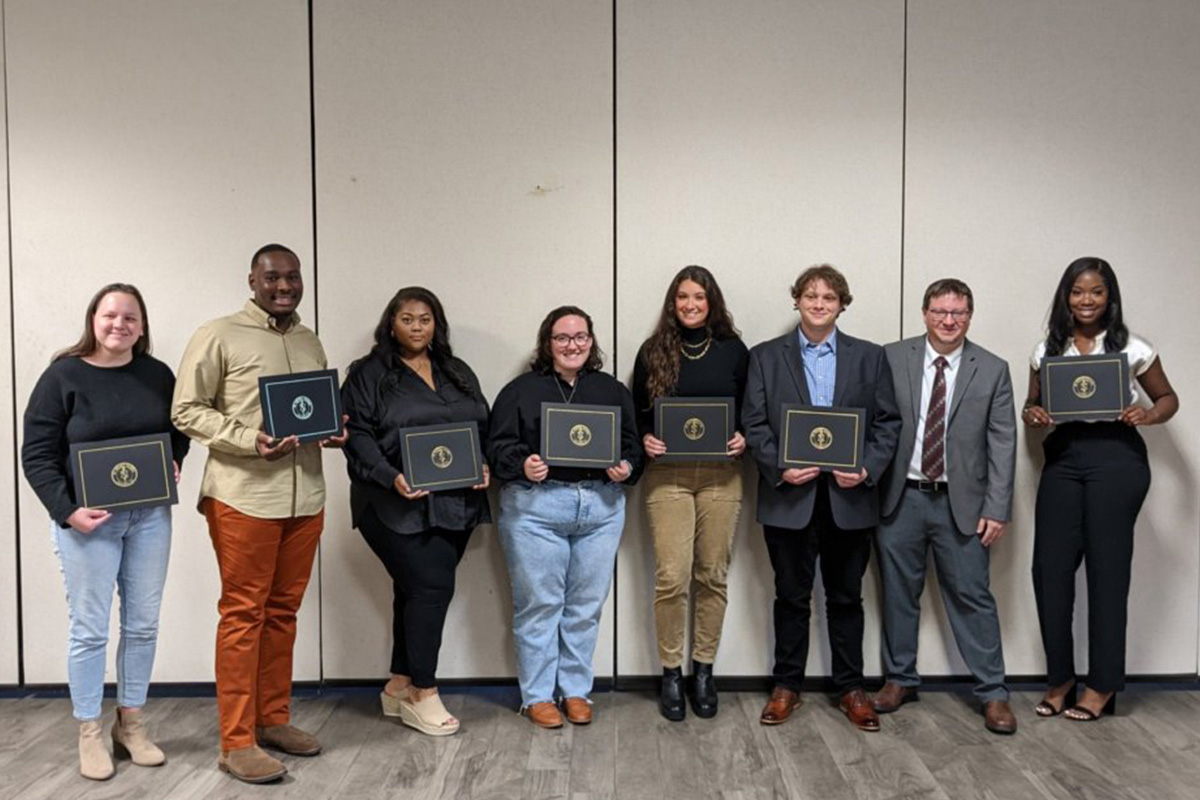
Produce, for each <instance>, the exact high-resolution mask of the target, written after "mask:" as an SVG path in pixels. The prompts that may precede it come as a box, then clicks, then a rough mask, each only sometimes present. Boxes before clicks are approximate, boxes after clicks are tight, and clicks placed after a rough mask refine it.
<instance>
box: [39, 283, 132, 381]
mask: <svg viewBox="0 0 1200 800" xmlns="http://www.w3.org/2000/svg"><path fill="white" fill-rule="evenodd" d="M114 292H116V293H120V294H128V295H132V296H133V298H134V299H135V300H137V304H138V308H139V309H141V312H142V335H141V336H140V337H138V340H137V341H136V342H134V343H133V355H134V357H135V358H136V357H137V356H148V355H150V317H149V315H147V314H146V301H145V300H143V299H142V293H141V292H139V291H138V288H137V287H136V286H134V285H133V284H132V283H110V284H108V285H107V286H102V287H100V291H98V292H96V293H95V294H94V295H92V300H91V302H90V303H88V306H87V311H85V312H84V314H83V333H82V334H81V335H80V337H79V341H77V342H76V343H75V344H73V345H71V346H70V347H68V348H66V349H63V350H59V351H58V352H57V353H55V354H54V357H53V358H51V359H50V361H51V363H53V362H55V361H58V360H60V359H63V358H73V357H75V356H78V357H80V358H82V357H83V356H90V355H91V354H92V353H94V352H96V348H97V347H99V346H100V345H99V342H97V341H96V328H95V325H94V323H95V320H96V309H97V308H99V306H100V301H101V300H103V299H104V298H105V296H106V295H110V294H113V293H114Z"/></svg>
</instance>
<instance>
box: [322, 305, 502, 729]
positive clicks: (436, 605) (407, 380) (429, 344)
mask: <svg viewBox="0 0 1200 800" xmlns="http://www.w3.org/2000/svg"><path fill="white" fill-rule="evenodd" d="M342 403H343V405H344V406H345V411H346V414H347V415H349V417H350V421H349V423H348V424H347V428H348V429H349V431H350V434H351V435H350V438H349V440H348V441H347V443H346V446H345V453H346V460H347V467H348V470H349V472H350V506H351V513H352V519H353V523H354V527H356V528H358V530H359V531H360V532H361V533H362V535H363V538H364V539H366V540H367V544H368V545H369V546H370V547H371V549H372V550H373V551H374V552H375V555H377V556H378V557H379V560H380V561H382V562H383V565H384V567H385V568H386V569H387V571H388V574H389V575H390V576H391V577H392V590H393V601H392V677H391V680H389V681H388V683H387V685H386V686H385V687H384V688H383V692H382V693H381V694H380V699H381V701H382V703H383V713H384V714H386V715H388V716H393V717H400V719H401V721H402V722H403V723H404V724H406V725H408V726H410V727H412V728H416V729H417V730H419V731H421V732H422V733H427V734H430V735H432V736H447V735H450V734H453V733H456V732H457V731H458V728H459V723H458V720H457V719H455V718H454V717H453V716H451V715H450V713H449V712H448V711H446V707H445V706H444V705H443V704H442V701H441V698H440V697H439V696H438V690H437V682H436V678H435V673H436V671H437V659H438V651H439V649H440V648H441V644H442V627H443V625H444V624H445V621H446V611H447V609H448V608H449V606H450V600H451V598H453V596H454V571H455V568H456V567H457V566H458V562H459V561H460V560H461V559H462V556H463V553H464V551H465V550H466V547H467V540H468V538H469V537H470V535H471V532H472V530H474V528H475V526H476V525H479V524H480V523H484V522H490V521H491V512H490V511H489V509H488V503H487V493H486V492H485V491H483V490H484V489H486V488H487V485H488V468H487V466H486V465H485V466H484V468H483V482H482V483H480V484H478V485H477V486H473V487H471V488H470V489H457V490H449V491H443V492H435V493H430V492H428V491H417V490H413V489H412V488H411V487H410V486H409V484H408V482H407V480H406V479H405V477H404V468H405V465H404V460H403V458H402V456H401V446H400V445H401V442H400V431H401V430H402V429H404V428H410V427H413V426H417V425H433V424H437V423H446V422H469V421H474V422H475V423H476V424H477V425H478V426H479V433H480V439H481V440H482V439H483V437H485V436H486V435H487V422H488V406H487V401H486V400H485V399H484V397H483V392H482V391H481V390H480V388H479V381H478V379H477V378H476V377H475V373H473V372H472V371H471V368H470V367H468V366H467V365H466V364H465V363H464V362H463V361H461V360H460V359H458V358H455V357H454V353H453V352H452V350H451V348H450V326H449V325H448V324H447V322H446V315H445V312H444V311H443V310H442V304H441V303H440V302H439V301H438V299H437V297H436V296H435V295H434V293H433V292H431V291H429V290H428V289H423V288H421V287H418V286H410V287H407V288H404V289H401V290H400V291H399V292H397V293H396V296H395V297H393V298H392V300H391V302H390V303H388V305H387V308H386V309H384V312H383V316H382V317H381V318H380V320H379V324H378V325H377V326H376V328H375V346H374V347H372V348H371V352H370V353H368V354H367V355H366V356H365V357H363V358H361V359H359V360H358V361H356V362H354V363H353V364H351V365H350V370H349V374H348V375H347V377H346V382H345V384H344V385H343V386H342Z"/></svg>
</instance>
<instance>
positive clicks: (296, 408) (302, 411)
mask: <svg viewBox="0 0 1200 800" xmlns="http://www.w3.org/2000/svg"><path fill="white" fill-rule="evenodd" d="M312 415H313V402H312V400H309V399H308V397H307V396H305V395H299V396H297V397H296V399H295V400H293V401H292V416H294V417H295V418H296V419H308V418H309V417H311V416H312Z"/></svg>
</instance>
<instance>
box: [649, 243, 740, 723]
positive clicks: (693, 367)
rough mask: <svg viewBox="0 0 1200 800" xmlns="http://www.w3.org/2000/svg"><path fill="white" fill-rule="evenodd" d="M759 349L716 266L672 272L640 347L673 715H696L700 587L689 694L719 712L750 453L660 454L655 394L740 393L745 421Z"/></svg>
mask: <svg viewBox="0 0 1200 800" xmlns="http://www.w3.org/2000/svg"><path fill="white" fill-rule="evenodd" d="M748 363H749V351H748V350H747V349H746V345H745V344H743V343H742V340H741V338H739V335H738V330H737V328H735V327H734V326H733V316H732V315H731V314H730V313H729V311H728V310H727V309H726V307H725V298H724V296H723V295H722V294H721V288H720V287H719V286H718V285H717V281H716V279H715V278H714V277H713V275H712V273H711V272H709V271H708V270H707V269H705V268H704V267H697V266H690V267H684V268H683V269H681V270H680V271H679V272H678V273H677V274H676V275H675V277H674V279H672V281H671V285H670V286H669V287H668V289H667V296H666V298H665V299H664V300H663V304H662V306H661V308H660V313H659V318H658V324H657V325H656V326H655V329H654V333H653V335H651V337H650V338H649V339H647V340H646V341H645V342H644V343H643V344H642V347H641V349H640V350H639V351H638V356H637V361H636V362H635V364H634V368H633V399H634V404H635V406H636V407H637V412H638V417H637V422H638V431H639V433H641V435H642V446H643V447H644V448H645V450H646V456H647V457H648V458H649V459H650V460H651V461H652V462H653V463H651V465H650V466H649V467H648V468H647V469H646V482H645V487H646V488H645V496H646V515H647V518H648V519H649V522H650V535H651V537H652V538H653V540H654V560H655V572H654V626H655V629H656V631H657V634H658V656H659V660H660V661H661V663H662V670H663V671H662V685H661V690H660V692H659V712H660V713H661V714H662V715H663V716H664V717H666V718H667V719H669V720H672V721H676V722H677V721H679V720H682V719H683V718H684V716H685V715H686V713H687V711H686V704H685V703H684V695H685V691H684V680H683V642H684V631H685V629H686V627H687V621H688V620H687V617H688V614H687V606H688V594H689V593H690V591H691V588H692V585H693V584H694V585H695V604H694V606H693V613H692V617H693V625H692V630H693V636H692V674H691V676H690V678H689V680H688V683H687V691H686V695H687V698H688V699H689V700H690V701H691V704H692V710H693V711H694V712H695V714H696V716H698V717H702V718H710V717H713V716H715V715H716V713H717V687H716V684H715V682H714V681H713V674H712V668H713V661H715V660H716V657H717V647H718V646H719V645H720V642H721V629H722V626H723V624H724V621H725V606H726V598H727V589H726V574H727V572H728V570H729V560H730V554H731V552H732V547H733V532H734V529H735V528H736V527H737V520H738V515H739V513H740V512H741V508H742V463H741V461H740V460H732V461H730V460H712V461H681V462H674V463H664V462H660V461H655V459H657V458H659V457H660V456H663V455H666V453H667V446H666V444H665V443H664V442H663V441H662V440H661V439H659V438H658V437H656V436H655V435H654V430H655V429H654V401H655V400H656V399H657V398H660V397H732V398H734V400H735V404H736V405H737V406H739V407H738V408H736V409H735V414H734V419H735V420H736V419H740V413H737V412H740V404H741V399H742V394H743V393H744V392H745V390H746V369H747V365H748ZM726 446H727V455H728V456H729V457H731V458H734V459H736V458H737V457H738V456H740V455H741V454H742V453H743V452H744V451H745V449H746V440H745V438H744V437H743V436H742V434H741V432H740V431H737V432H735V433H734V435H733V437H732V438H730V440H729V442H728V443H727V445H726Z"/></svg>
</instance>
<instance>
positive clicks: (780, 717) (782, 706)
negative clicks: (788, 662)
mask: <svg viewBox="0 0 1200 800" xmlns="http://www.w3.org/2000/svg"><path fill="white" fill-rule="evenodd" d="M803 703H804V701H803V700H801V699H800V695H799V694H797V693H796V692H793V691H792V690H791V689H785V688H784V687H782V686H776V687H775V688H774V689H773V690H772V691H771V699H770V700H768V701H767V704H766V705H765V706H763V710H762V714H761V715H760V716H759V718H758V721H759V722H761V723H762V724H763V725H781V724H783V723H784V722H787V718H788V717H790V716H791V715H792V712H793V711H795V710H796V709H797V708H799V707H800V706H801V705H803Z"/></svg>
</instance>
